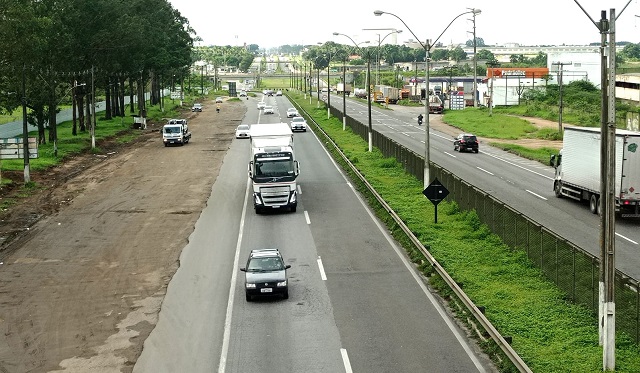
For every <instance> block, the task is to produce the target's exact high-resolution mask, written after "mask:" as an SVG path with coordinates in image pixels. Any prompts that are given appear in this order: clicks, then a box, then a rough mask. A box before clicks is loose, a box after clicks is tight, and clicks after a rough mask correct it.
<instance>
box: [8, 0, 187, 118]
mask: <svg viewBox="0 0 640 373" xmlns="http://www.w3.org/2000/svg"><path fill="white" fill-rule="evenodd" d="M0 19H2V20H3V22H0V76H2V79H0V111H7V112H11V111H13V110H15V109H16V108H17V107H18V106H19V105H20V104H21V102H20V101H21V100H20V99H21V97H22V96H23V94H24V96H25V97H26V100H27V105H28V107H29V108H31V110H32V115H30V117H29V120H30V121H31V122H32V123H34V122H38V121H39V120H41V121H42V120H44V121H46V120H47V118H48V117H49V120H51V116H50V114H51V113H53V114H55V111H56V110H57V105H58V100H59V99H60V97H63V96H64V95H65V94H66V93H67V92H68V91H69V89H70V87H76V86H80V85H84V86H87V85H88V83H89V82H90V79H91V77H92V74H91V73H92V72H93V73H94V75H93V76H94V78H95V85H96V87H97V88H98V89H107V88H108V87H109V85H110V83H109V82H110V80H111V79H129V78H133V77H135V78H136V79H137V78H140V77H149V76H151V75H157V76H163V75H167V76H168V75H176V74H177V75H184V74H187V73H188V71H189V70H188V69H189V66H190V65H191V64H192V54H191V49H192V47H193V42H194V36H195V32H194V31H193V29H192V28H191V27H190V26H189V22H188V20H187V19H186V18H184V17H182V16H181V14H180V13H179V12H178V11H177V10H175V9H173V7H172V6H171V4H170V3H169V1H168V0H129V1H124V0H0ZM23 75H24V77H25V80H26V84H25V86H26V91H25V92H23V89H22V84H21V80H22V76H23ZM47 111H48V112H47ZM53 119H54V120H55V115H53ZM34 124H36V123H34ZM37 124H38V125H39V126H40V125H41V123H37Z"/></svg>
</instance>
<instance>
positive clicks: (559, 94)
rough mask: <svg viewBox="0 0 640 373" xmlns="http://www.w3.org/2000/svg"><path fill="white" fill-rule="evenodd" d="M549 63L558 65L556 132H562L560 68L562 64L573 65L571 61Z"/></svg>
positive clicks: (562, 104)
mask: <svg viewBox="0 0 640 373" xmlns="http://www.w3.org/2000/svg"><path fill="white" fill-rule="evenodd" d="M551 64H552V65H555V66H558V96H559V97H558V134H562V109H563V108H564V103H563V101H562V69H563V67H564V65H573V62H552V63H551Z"/></svg>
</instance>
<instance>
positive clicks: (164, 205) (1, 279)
mask: <svg viewBox="0 0 640 373" xmlns="http://www.w3.org/2000/svg"><path fill="white" fill-rule="evenodd" d="M220 107H221V112H220V113H216V112H215V109H214V108H215V104H214V103H213V102H211V103H205V110H204V111H203V112H201V113H197V114H191V113H190V112H188V113H186V115H185V117H187V118H188V120H189V127H190V129H191V131H192V133H193V137H192V140H191V141H190V143H189V144H187V145H185V146H171V147H164V146H163V144H162V140H161V136H160V133H159V132H158V130H159V128H160V125H156V126H149V127H148V129H147V130H146V132H145V133H143V134H141V136H140V137H139V138H138V139H137V140H136V141H135V142H133V143H131V144H127V145H117V144H116V143H113V144H109V143H104V144H99V146H100V148H101V149H107V150H105V153H104V154H102V155H91V154H88V155H84V156H79V157H76V158H74V159H71V160H69V161H68V162H65V164H64V165H62V166H60V167H56V168H55V169H53V170H50V171H47V172H46V173H32V175H31V176H32V180H34V181H36V182H37V183H38V184H39V185H42V186H43V189H42V190H41V191H39V192H38V193H35V194H34V195H33V196H31V197H29V198H25V199H22V200H21V201H20V203H17V204H15V205H13V206H11V207H10V208H8V209H7V210H6V211H3V212H1V213H0V219H2V226H1V227H0V236H1V237H2V241H1V248H2V250H1V251H0V256H1V257H2V263H1V264H0V283H1V284H2V291H0V325H1V326H2V331H3V333H2V335H0V372H48V371H56V370H58V369H62V368H65V369H66V370H67V371H77V372H89V371H90V372H113V371H122V372H130V371H131V370H132V369H133V365H134V363H135V361H136V360H137V358H138V356H139V354H140V352H141V350H142V344H143V342H144V340H145V339H146V337H147V336H148V334H149V333H150V332H151V330H152V329H153V326H154V325H155V323H156V320H157V316H158V312H159V310H160V306H161V302H162V299H163V297H164V293H165V289H166V286H167V284H168V283H169V281H170V279H171V276H172V275H173V273H174V272H175V271H176V269H177V267H178V266H179V255H180V252H181V251H182V248H183V247H184V246H185V244H186V241H185V237H188V236H189V234H190V233H191V231H192V230H193V227H194V224H195V222H196V220H197V219H198V217H199V215H200V212H201V211H202V209H203V207H204V206H205V203H206V200H207V198H208V196H209V194H210V192H211V187H212V185H213V183H214V181H215V178H216V177H217V174H218V171H219V169H220V166H221V164H222V160H223V157H224V155H225V154H226V151H227V149H228V148H229V145H230V143H231V141H232V140H233V138H234V135H235V128H236V126H237V125H238V124H239V123H240V122H241V120H242V118H243V116H244V114H245V112H246V106H245V105H244V104H243V103H241V102H227V101H225V102H224V103H223V104H221V105H220ZM3 176H5V177H6V176H7V175H3ZM12 177H14V178H18V179H17V180H18V181H19V180H20V179H21V178H22V174H21V173H20V174H19V175H13V176H12ZM13 192H15V191H13ZM3 193H5V194H4V195H3V196H2V197H3V198H9V197H10V195H8V194H10V193H11V191H8V190H4V191H3ZM7 193H8V194H7Z"/></svg>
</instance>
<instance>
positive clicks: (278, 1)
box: [169, 0, 640, 48]
mask: <svg viewBox="0 0 640 373" xmlns="http://www.w3.org/2000/svg"><path fill="white" fill-rule="evenodd" d="M169 1H170V3H171V4H172V6H173V7H174V8H175V9H177V10H178V11H180V13H181V14H182V16H184V17H186V18H187V19H189V23H190V24H191V27H193V28H194V29H195V31H196V33H197V35H198V36H199V37H200V38H202V39H203V42H202V43H201V44H202V45H231V46H242V45H244V44H257V45H258V46H259V47H260V48H271V47H279V46H281V45H287V44H288V45H296V44H304V45H308V44H316V43H318V42H321V43H324V42H326V41H334V42H336V43H340V44H351V42H350V41H349V39H347V38H346V37H344V36H334V35H333V33H334V32H339V33H342V34H346V35H349V36H350V37H351V38H353V39H354V40H355V41H356V42H358V43H359V42H362V41H366V40H369V41H371V43H372V44H371V45H377V44H378V41H379V39H382V38H384V37H385V35H386V34H387V33H388V32H389V31H386V30H378V31H363V29H373V28H375V29H399V30H402V33H401V34H399V35H398V36H397V43H398V44H402V42H403V41H408V40H410V39H412V40H415V37H414V36H413V35H412V34H411V32H410V30H409V29H407V27H406V26H405V25H403V24H402V22H401V21H400V20H398V19H397V18H395V17H393V16H391V15H389V14H384V15H382V16H379V17H377V16H375V15H374V14H373V12H374V10H382V11H385V12H389V13H393V14H395V15H396V16H398V17H400V18H401V19H402V20H403V21H404V22H405V23H406V24H407V26H409V27H410V29H411V31H413V33H415V35H416V37H417V38H419V39H420V40H422V41H424V40H425V39H427V38H429V39H431V41H432V42H433V41H434V40H433V39H435V38H436V37H438V35H440V33H441V32H442V31H443V30H444V29H445V28H446V27H447V25H448V24H449V22H451V20H453V18H454V17H456V16H457V15H458V14H460V13H462V12H465V11H467V8H472V7H476V8H479V9H480V10H481V11H482V13H481V14H479V15H477V16H476V35H477V36H478V37H480V38H482V39H484V42H485V43H486V44H487V45H504V44H505V43H519V44H521V45H562V44H565V45H585V44H589V43H592V42H597V43H599V42H600V33H599V31H598V28H596V26H595V25H594V24H593V22H592V21H591V19H593V20H594V21H596V22H597V21H598V20H599V19H600V14H601V11H602V10H605V11H606V15H607V18H609V10H610V9H611V8H613V9H615V11H616V14H617V15H618V18H617V21H616V40H617V41H629V42H632V43H639V42H640V18H639V17H638V15H640V4H638V0H631V2H630V3H629V5H628V6H627V8H626V9H624V11H623V8H624V7H625V6H626V5H627V3H628V2H629V0H579V1H575V0H537V1H530V0H529V1H523V0H517V1H514V0H510V1H508V0H475V1H470V0H464V1H420V2H418V1H416V0H405V1H389V0H383V1H379V0H367V1H355V0H351V1H350V0H339V1H338V0H325V1H314V2H305V1H299V0H297V1H290V0H275V1H260V2H257V1H254V0H246V1H241V2H238V1H203V0H169ZM428 4H437V5H428ZM578 4H580V5H581V6H582V7H583V8H584V10H585V11H586V13H587V14H588V15H589V16H590V17H591V19H590V18H589V17H588V16H587V14H585V11H583V10H582V9H581V8H580V7H579V6H578ZM620 12H622V14H620ZM469 19H471V15H470V14H465V15H463V16H461V17H460V18H458V19H457V20H456V21H455V22H454V23H453V24H452V25H451V27H450V28H449V29H448V30H447V32H446V33H445V34H444V35H443V36H442V38H441V39H440V40H439V41H440V42H442V43H443V44H445V45H448V44H450V43H464V42H465V41H467V40H470V39H472V34H471V32H472V30H473V24H472V22H471V21H470V20H469ZM377 34H380V36H378V35H377ZM393 41H394V40H393V35H392V36H389V37H387V38H386V39H385V40H384V42H383V44H386V43H389V42H391V43H393Z"/></svg>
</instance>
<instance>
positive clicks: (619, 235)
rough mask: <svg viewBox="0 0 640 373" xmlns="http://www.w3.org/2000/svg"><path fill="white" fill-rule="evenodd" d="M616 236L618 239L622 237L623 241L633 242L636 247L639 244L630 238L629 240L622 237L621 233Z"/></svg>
mask: <svg viewBox="0 0 640 373" xmlns="http://www.w3.org/2000/svg"><path fill="white" fill-rule="evenodd" d="M616 236H618V237H620V238H622V239H625V240H627V241H629V242H631V243H633V244H635V245H637V244H638V243H637V242H636V241H634V240H632V239H630V238H627V237H625V236H623V235H621V234H620V233H616Z"/></svg>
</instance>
